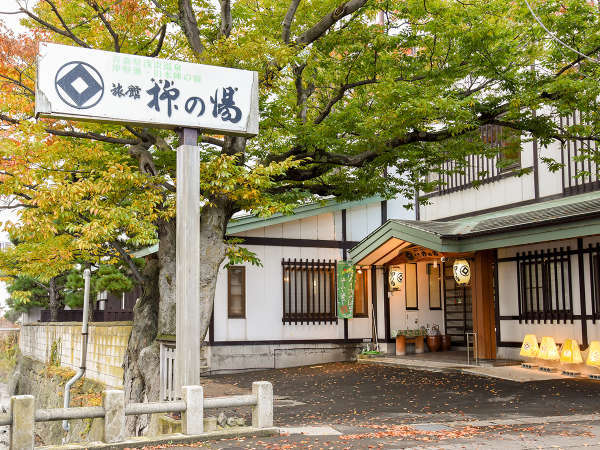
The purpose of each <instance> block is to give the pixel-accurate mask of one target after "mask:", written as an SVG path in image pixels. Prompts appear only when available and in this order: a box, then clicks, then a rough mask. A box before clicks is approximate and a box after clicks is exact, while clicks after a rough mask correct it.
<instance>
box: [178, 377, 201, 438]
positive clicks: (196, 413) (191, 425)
mask: <svg viewBox="0 0 600 450" xmlns="http://www.w3.org/2000/svg"><path fill="white" fill-rule="evenodd" d="M181 391H182V394H183V400H184V401H185V412H184V413H182V414H181V432H182V433H183V434H202V433H204V389H202V386H184V387H183V388H182V389H181Z"/></svg>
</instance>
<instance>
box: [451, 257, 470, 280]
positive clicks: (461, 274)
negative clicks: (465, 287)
mask: <svg viewBox="0 0 600 450" xmlns="http://www.w3.org/2000/svg"><path fill="white" fill-rule="evenodd" d="M452 267H453V269H454V280H455V281H456V283H457V284H469V281H471V267H470V266H469V262H468V261H467V260H466V259H457V260H456V261H454V265H453V266H452Z"/></svg>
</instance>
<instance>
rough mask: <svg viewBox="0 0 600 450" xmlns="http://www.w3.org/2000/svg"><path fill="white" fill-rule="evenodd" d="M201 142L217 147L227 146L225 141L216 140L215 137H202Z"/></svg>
mask: <svg viewBox="0 0 600 450" xmlns="http://www.w3.org/2000/svg"><path fill="white" fill-rule="evenodd" d="M200 141H201V142H206V143H207V144H212V145H216V146H217V147H223V146H224V145H225V141H223V140H221V139H217V138H214V137H210V136H205V135H202V138H201V139H200Z"/></svg>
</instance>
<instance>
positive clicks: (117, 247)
mask: <svg viewBox="0 0 600 450" xmlns="http://www.w3.org/2000/svg"><path fill="white" fill-rule="evenodd" d="M110 246H111V247H112V248H114V249H115V250H116V251H117V252H118V253H119V255H120V256H121V258H122V259H123V261H125V263H126V264H127V266H128V267H129V269H130V270H131V274H132V275H133V278H135V280H136V281H137V282H138V283H139V284H143V283H144V278H143V277H142V275H141V274H140V272H139V270H138V268H137V267H136V265H135V263H134V262H133V259H131V256H129V254H128V253H127V252H126V251H125V250H123V247H121V244H119V243H118V242H117V241H112V242H110Z"/></svg>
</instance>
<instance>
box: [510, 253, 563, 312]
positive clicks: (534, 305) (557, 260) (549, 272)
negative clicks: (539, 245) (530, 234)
mask: <svg viewBox="0 0 600 450" xmlns="http://www.w3.org/2000/svg"><path fill="white" fill-rule="evenodd" d="M517 263H518V272H517V276H518V283H519V318H520V320H526V321H528V320H531V321H533V320H537V322H538V323H539V322H540V321H541V320H543V321H544V322H546V321H551V322H552V321H559V320H563V321H566V319H571V320H572V317H573V301H572V296H573V295H572V294H573V290H572V285H571V260H570V257H569V248H568V247H567V251H566V252H565V251H563V249H562V248H561V249H560V250H557V249H553V250H549V251H546V252H544V251H541V252H537V251H535V252H533V253H531V252H528V253H527V254H521V255H519V254H518V253H517Z"/></svg>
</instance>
